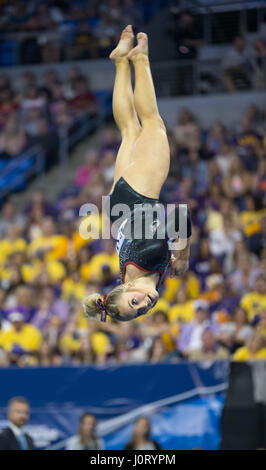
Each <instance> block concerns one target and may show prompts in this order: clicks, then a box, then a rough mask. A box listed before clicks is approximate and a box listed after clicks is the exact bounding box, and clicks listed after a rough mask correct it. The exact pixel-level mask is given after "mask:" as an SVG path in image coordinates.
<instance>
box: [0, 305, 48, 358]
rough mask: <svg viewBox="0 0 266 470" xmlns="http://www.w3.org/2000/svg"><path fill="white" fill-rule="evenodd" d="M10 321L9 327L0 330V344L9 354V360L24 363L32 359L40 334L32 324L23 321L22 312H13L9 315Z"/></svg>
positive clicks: (39, 343)
mask: <svg viewBox="0 0 266 470" xmlns="http://www.w3.org/2000/svg"><path fill="white" fill-rule="evenodd" d="M9 321H10V322H11V323H12V326H11V328H10V329H8V330H6V331H3V332H1V336H0V345H1V346H2V348H3V349H4V350H5V351H7V352H8V353H9V355H10V360H11V361H12V362H14V363H16V362H18V364H19V363H20V364H21V363H24V362H26V363H27V361H29V363H31V361H32V360H33V363H34V362H35V361H34V357H33V354H34V353H36V352H37V351H38V349H39V347H40V345H41V334H40V332H39V330H37V328H35V326H33V325H27V324H26V323H25V322H24V317H23V315H22V313H19V312H13V313H11V314H10V315H9Z"/></svg>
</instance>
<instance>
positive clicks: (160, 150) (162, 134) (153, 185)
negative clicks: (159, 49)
mask: <svg viewBox="0 0 266 470" xmlns="http://www.w3.org/2000/svg"><path fill="white" fill-rule="evenodd" d="M137 39H138V45H137V46H136V47H135V48H134V49H132V50H131V51H130V52H129V54H128V58H129V59H130V60H131V61H132V62H133V65H134V70H135V90H134V104H135V109H136V112H137V114H138V117H139V119H140V121H141V125H142V130H141V133H140V134H139V137H138V139H137V141H136V143H135V146H134V148H133V155H132V163H131V164H130V167H129V168H127V169H126V170H125V172H124V174H123V176H124V177H125V179H126V180H127V182H128V183H129V184H130V185H131V186H132V187H133V188H134V189H135V190H136V191H138V192H139V193H141V194H143V195H145V196H148V197H153V198H157V197H158V196H159V193H160V190H161V187H162V185H163V183H164V181H165V179H166V177H167V175H168V171H169V162H170V157H169V145H168V139H167V135H166V129H165V125H164V123H163V120H162V118H161V116H160V114H159V111H158V107H157V102H156V96H155V91H154V85H153V80H152V76H151V70H150V64H149V58H148V38H147V35H146V34H145V33H139V34H138V35H137Z"/></svg>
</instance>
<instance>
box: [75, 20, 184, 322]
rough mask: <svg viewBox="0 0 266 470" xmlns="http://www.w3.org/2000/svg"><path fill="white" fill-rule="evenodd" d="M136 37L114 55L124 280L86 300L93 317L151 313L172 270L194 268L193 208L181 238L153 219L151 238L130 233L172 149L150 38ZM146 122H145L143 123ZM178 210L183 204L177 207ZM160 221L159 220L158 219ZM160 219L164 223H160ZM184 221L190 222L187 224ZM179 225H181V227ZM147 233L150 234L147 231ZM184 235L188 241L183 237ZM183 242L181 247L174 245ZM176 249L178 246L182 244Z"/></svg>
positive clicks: (114, 199) (128, 35)
mask: <svg viewBox="0 0 266 470" xmlns="http://www.w3.org/2000/svg"><path fill="white" fill-rule="evenodd" d="M133 45H134V33H133V30H132V27H131V25H128V26H127V27H126V28H125V29H124V30H123V32H122V34H121V38H120V41H119V43H118V45H117V47H116V48H115V49H114V50H113V51H112V53H111V54H110V59H111V60H112V61H113V62H114V64H115V67H116V76H115V83H114V90H113V115H114V119H115V122H116V124H117V126H118V128H119V129H120V131H121V136H122V142H121V146H120V148H119V151H118V154H117V158H116V166H115V175H114V183H113V186H112V189H111V192H110V194H109V198H110V199H109V201H110V211H111V212H110V214H111V215H110V219H111V221H112V223H113V224H115V223H116V222H117V221H118V220H119V221H120V226H118V227H117V234H118V236H117V237H116V238H118V241H117V246H116V249H117V252H118V254H119V261H120V270H121V281H122V283H121V284H120V285H118V286H117V287H115V288H114V289H113V290H112V291H111V292H109V294H108V295H104V296H103V295H100V294H91V295H89V296H87V297H85V299H84V302H83V308H84V311H85V314H86V316H87V317H89V318H96V319H101V320H102V321H105V320H106V316H107V315H108V316H110V317H111V318H114V319H116V320H120V321H128V320H132V319H134V318H136V317H138V316H140V315H143V314H145V313H147V312H148V310H150V309H151V308H152V307H153V306H154V305H155V304H156V302H157V300H158V298H159V293H158V288H159V286H160V285H161V284H162V282H163V279H164V278H165V276H166V272H167V271H168V268H170V269H171V272H172V274H174V275H180V274H183V273H184V272H185V271H186V270H187V268H188V260H189V249H190V246H189V245H190V236H191V222H190V214H189V210H187V212H186V217H185V224H184V223H183V225H186V227H185V230H183V229H184V227H180V223H179V220H178V221H177V222H176V220H175V229H176V231H177V232H178V234H179V235H178V237H176V239H172V240H170V237H169V236H167V233H168V232H167V231H166V236H165V237H164V238H159V237H156V236H155V235H156V230H157V229H158V224H160V223H161V218H160V217H158V214H157V215H153V218H152V223H151V224H150V230H151V231H152V235H151V237H148V238H145V237H144V236H142V235H141V237H138V238H136V237H135V238H134V236H132V235H131V236H128V235H126V227H129V226H130V227H131V226H132V224H133V222H134V219H136V217H137V215H139V208H141V207H142V206H143V205H147V204H148V205H149V207H153V208H154V207H156V205H158V203H160V201H159V194H160V191H161V188H162V186H163V184H164V181H165V179H166V178H167V175H168V171H169V163H170V155H169V145H168V139H167V134H166V128H165V125H164V122H163V120H162V118H161V116H160V114H159V111H158V107H157V102H156V96H155V90H154V85H153V80H152V75H151V70H150V64H149V57H148V37H147V35H146V34H145V33H138V34H137V45H136V46H135V47H133ZM130 62H132V63H133V67H134V72H135V88H134V94H133V90H132V83H131V68H130ZM139 121H140V122H139ZM116 204H126V205H127V206H128V207H129V208H130V217H127V218H124V219H123V222H122V223H121V218H120V219H119V217H118V215H112V213H113V212H114V211H112V209H113V208H114V206H115V205H116ZM176 209H178V206H177V207H176ZM156 217H157V218H156ZM158 221H159V222H158ZM183 222H184V220H183ZM178 224H179V226H178ZM145 233H146V232H145ZM182 233H184V234H185V235H183V239H182ZM180 239H182V242H183V244H182V245H181V247H180V246H179V247H178V248H177V249H172V248H171V242H178V241H180ZM172 246H175V247H176V243H174V245H173V244H172Z"/></svg>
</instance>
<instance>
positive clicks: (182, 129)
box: [174, 109, 201, 150]
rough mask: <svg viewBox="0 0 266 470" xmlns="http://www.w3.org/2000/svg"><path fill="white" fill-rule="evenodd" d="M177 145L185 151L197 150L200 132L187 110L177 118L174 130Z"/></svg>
mask: <svg viewBox="0 0 266 470" xmlns="http://www.w3.org/2000/svg"><path fill="white" fill-rule="evenodd" d="M174 132H175V138H176V141H177V144H178V145H179V146H180V147H181V148H184V149H187V150H199V148H200V145H201V144H200V132H199V127H198V125H197V124H196V123H195V120H194V117H193V116H192V114H191V112H190V111H189V110H188V109H183V111H182V112H181V113H180V116H179V123H178V125H177V126H176V128H175V131H174Z"/></svg>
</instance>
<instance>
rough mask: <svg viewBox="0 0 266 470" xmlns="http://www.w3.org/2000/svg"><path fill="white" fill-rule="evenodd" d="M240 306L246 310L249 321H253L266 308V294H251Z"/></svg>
mask: <svg viewBox="0 0 266 470" xmlns="http://www.w3.org/2000/svg"><path fill="white" fill-rule="evenodd" d="M240 305H241V307H242V308H243V309H244V310H246V312H247V314H248V319H249V321H252V320H253V318H254V317H255V316H256V315H259V314H260V312H261V310H263V309H265V308H266V294H259V293H258V292H250V293H249V294H246V295H244V297H242V299H241V302H240Z"/></svg>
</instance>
